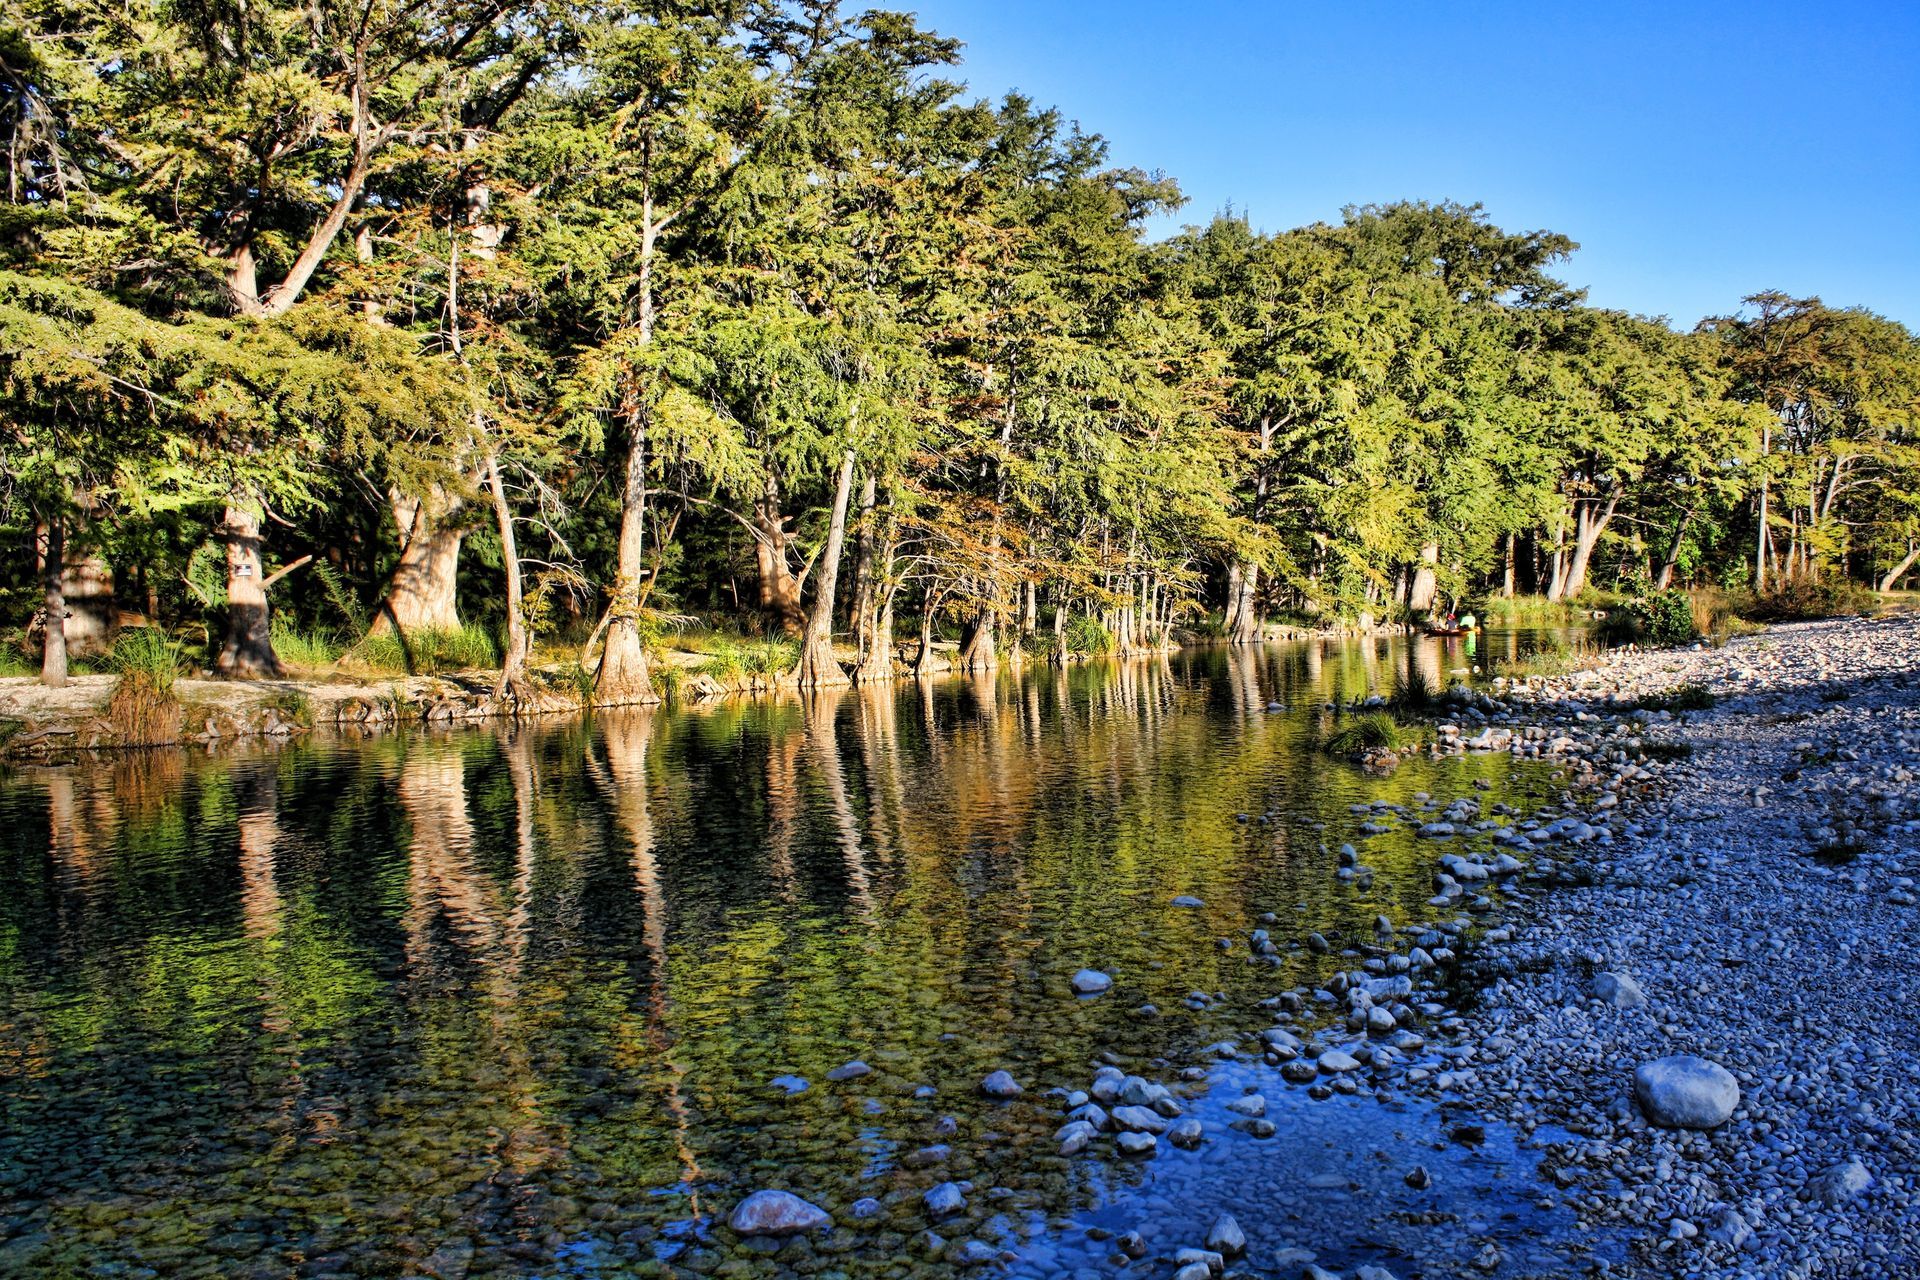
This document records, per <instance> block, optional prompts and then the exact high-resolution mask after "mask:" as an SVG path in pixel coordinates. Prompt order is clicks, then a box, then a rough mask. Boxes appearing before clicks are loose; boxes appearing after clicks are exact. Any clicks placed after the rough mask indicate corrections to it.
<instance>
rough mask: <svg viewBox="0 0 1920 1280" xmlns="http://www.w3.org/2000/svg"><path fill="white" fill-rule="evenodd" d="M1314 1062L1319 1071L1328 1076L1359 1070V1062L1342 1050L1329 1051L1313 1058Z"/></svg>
mask: <svg viewBox="0 0 1920 1280" xmlns="http://www.w3.org/2000/svg"><path fill="white" fill-rule="evenodd" d="M1314 1062H1315V1063H1317V1064H1318V1065H1319V1068H1320V1070H1322V1071H1324V1072H1326V1073H1327V1074H1328V1075H1330V1076H1333V1075H1339V1074H1340V1073H1341V1072H1343V1071H1358V1070H1359V1069H1360V1060H1359V1059H1358V1058H1356V1057H1354V1056H1353V1055H1352V1054H1350V1053H1348V1052H1347V1051H1346V1050H1344V1049H1329V1050H1327V1051H1326V1052H1325V1053H1323V1054H1321V1055H1320V1056H1319V1057H1318V1058H1315V1059H1314Z"/></svg>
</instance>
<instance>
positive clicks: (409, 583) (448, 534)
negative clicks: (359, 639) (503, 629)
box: [367, 484, 467, 637]
mask: <svg viewBox="0 0 1920 1280" xmlns="http://www.w3.org/2000/svg"><path fill="white" fill-rule="evenodd" d="M387 500H388V503H389V504H390V506H391V509H392V511H393V522H394V525H395V526H396V527H397V528H398V529H399V531H400V560H399V562H398V563H397V564H395V565H394V566H393V576H392V578H391V579H389V581H388V585H387V598H386V599H385V600H384V601H382V602H381V605H380V610H379V612H378V613H376V614H375V615H374V618H373V624H372V625H371V626H369V627H368V628H367V634H369V635H383V634H385V633H387V632H398V633H399V634H400V635H401V636H402V637H406V636H409V635H413V634H415V633H417V632H421V631H437V632H453V631H458V630H460V607H459V600H458V590H457V589H458V586H459V573H460V545H461V543H462V542H464V541H465V540H466V536H467V533H466V530H465V529H464V528H463V527H461V525H460V523H459V521H458V516H459V514H460V507H461V503H460V502H459V501H458V500H457V499H454V498H452V497H450V496H449V495H448V493H447V491H446V490H445V489H444V488H443V487H441V486H440V485H437V484H436V485H433V486H431V487H429V489H428V490H427V492H426V493H425V494H424V495H422V496H420V497H414V496H411V495H408V494H403V493H401V492H400V491H399V490H397V489H396V490H394V491H393V492H392V493H390V494H389V495H388V499H387Z"/></svg>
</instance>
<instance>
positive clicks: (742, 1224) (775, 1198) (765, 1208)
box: [727, 1190, 833, 1236]
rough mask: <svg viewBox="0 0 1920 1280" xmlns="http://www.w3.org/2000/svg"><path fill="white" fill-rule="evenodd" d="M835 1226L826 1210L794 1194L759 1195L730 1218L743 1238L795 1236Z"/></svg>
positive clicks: (744, 1202) (735, 1209)
mask: <svg viewBox="0 0 1920 1280" xmlns="http://www.w3.org/2000/svg"><path fill="white" fill-rule="evenodd" d="M832 1222H833V1218H832V1217H831V1216H829V1215H828V1213H827V1211H826V1210H825V1209H822V1208H821V1207H820V1206H819V1205H814V1204H808V1203H807V1202H806V1201H805V1200H802V1199H801V1198H800V1197H799V1196H797V1195H795V1194H793V1192H791V1191H773V1190H760V1191H756V1192H754V1193H753V1194H752V1195H750V1196H748V1197H747V1198H746V1199H745V1200H742V1201H741V1202H740V1203H739V1204H737V1205H735V1206H733V1212H732V1213H730V1214H728V1215H727V1225H728V1226H729V1227H732V1228H733V1229H734V1230H735V1231H737V1232H739V1233H740V1234H741V1235H743V1236H795V1235H801V1234H804V1233H805V1232H808V1231H818V1230H819V1229H820V1228H821V1227H825V1226H829V1225H831V1224H832Z"/></svg>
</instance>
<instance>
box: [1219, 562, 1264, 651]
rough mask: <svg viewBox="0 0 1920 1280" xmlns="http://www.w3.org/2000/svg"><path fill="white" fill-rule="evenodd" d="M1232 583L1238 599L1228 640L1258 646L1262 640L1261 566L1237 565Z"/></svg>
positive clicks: (1234, 607) (1233, 611) (1235, 602)
mask: <svg viewBox="0 0 1920 1280" xmlns="http://www.w3.org/2000/svg"><path fill="white" fill-rule="evenodd" d="M1230 581H1231V582H1232V584H1233V587H1234V589H1235V592H1236V594H1237V599H1236V600H1235V601H1234V606H1233V610H1232V617H1233V623H1232V626H1231V627H1230V628H1229V629H1228V632H1227V638H1228V639H1230V640H1231V641H1233V643H1235V644H1256V643H1258V642H1259V640H1260V622H1261V618H1260V566H1259V565H1257V564H1251V563H1249V564H1245V565H1235V566H1234V573H1233V576H1232V578H1231V579H1230Z"/></svg>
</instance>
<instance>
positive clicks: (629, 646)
mask: <svg viewBox="0 0 1920 1280" xmlns="http://www.w3.org/2000/svg"><path fill="white" fill-rule="evenodd" d="M628 430H629V433H630V436H629V439H628V441H627V476H626V488H625V491H624V493H623V495H622V498H621V503H620V542H619V551H618V559H617V562H616V566H615V577H614V584H613V602H612V604H611V605H610V606H609V607H608V611H607V638H606V643H605V645H604V646H603V647H602V648H601V650H600V670H599V671H598V672H597V673H596V674H595V676H594V681H593V697H594V701H595V702H599V703H604V704H614V703H628V702H658V701H660V696H659V695H658V694H656V693H655V692H654V691H653V675H652V672H651V671H650V670H649V669H648V666H647V646H646V643H645V642H644V641H643V640H642V639H641V636H640V585H641V582H642V580H643V579H644V577H645V576H646V566H645V563H644V557H645V552H646V531H647V524H646V521H647V423H646V416H645V414H644V413H643V412H640V411H638V410H636V411H635V412H634V413H633V414H631V415H630V422H629V426H628Z"/></svg>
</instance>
